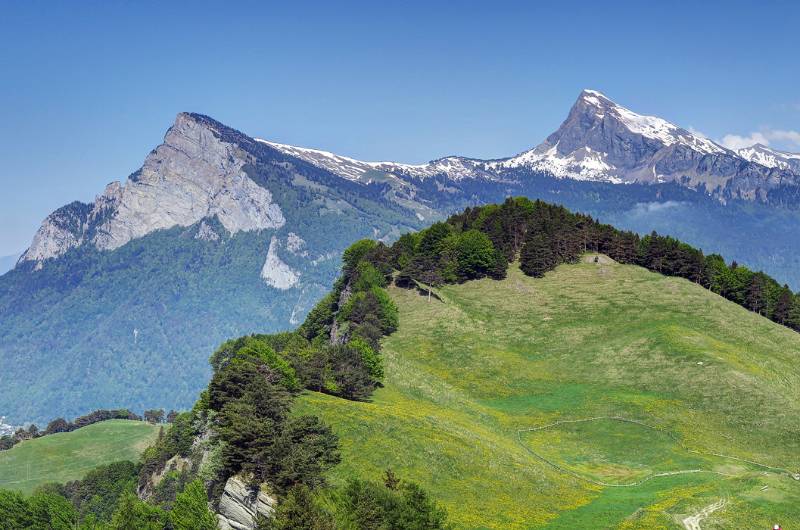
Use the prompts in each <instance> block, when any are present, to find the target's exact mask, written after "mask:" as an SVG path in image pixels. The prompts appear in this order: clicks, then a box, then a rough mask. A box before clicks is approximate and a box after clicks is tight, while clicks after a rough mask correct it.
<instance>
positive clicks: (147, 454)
mask: <svg viewBox="0 0 800 530" xmlns="http://www.w3.org/2000/svg"><path fill="white" fill-rule="evenodd" d="M196 414H197V413H196V412H183V413H180V414H178V415H177V416H176V417H175V421H174V422H173V423H172V426H171V427H170V428H169V430H167V431H166V434H165V433H164V431H163V429H162V432H161V433H160V434H159V437H158V440H157V441H156V443H155V444H154V445H152V446H150V447H148V448H147V449H145V451H144V453H142V458H141V461H142V466H141V468H140V470H139V486H140V487H144V486H145V485H146V484H147V482H148V480H149V479H150V476H151V475H152V474H153V473H155V472H159V471H161V470H163V469H164V465H165V464H166V463H167V461H168V460H169V459H170V458H172V457H173V456H175V455H180V456H183V457H186V456H189V452H190V450H191V448H192V443H193V442H194V439H195V436H196V435H197V434H198V431H197V427H196V425H195V423H196V421H197V417H196Z"/></svg>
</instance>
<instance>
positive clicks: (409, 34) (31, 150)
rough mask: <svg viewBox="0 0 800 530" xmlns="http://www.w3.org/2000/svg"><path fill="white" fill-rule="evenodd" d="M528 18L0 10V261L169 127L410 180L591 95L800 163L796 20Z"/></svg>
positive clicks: (191, 9)
mask: <svg viewBox="0 0 800 530" xmlns="http://www.w3.org/2000/svg"><path fill="white" fill-rule="evenodd" d="M389 4H392V5H389ZM531 4H534V2H519V3H513V2H508V3H506V2H491V3H490V2H474V3H472V2H433V1H425V2H418V3H415V2H402V3H401V2H374V1H373V2H363V3H349V2H330V1H327V2H319V3H310V2H309V3H304V2H275V3H269V2H207V3H206V2H200V1H192V2H186V3H182V4H181V3H178V2H144V1H136V2H134V1H130V2H112V1H103V2H56V1H53V2H40V1H9V0H4V1H3V2H2V7H1V8H0V9H1V10H2V11H1V14H0V117H1V118H2V121H3V125H2V127H0V185H1V187H0V189H2V193H0V255H3V254H10V253H13V252H16V251H19V250H22V249H24V248H25V247H26V246H27V244H28V242H29V240H30V237H31V236H32V234H33V232H34V231H35V229H36V227H37V226H38V224H39V222H40V221H41V220H42V218H43V217H44V216H46V215H47V214H48V213H49V212H50V211H51V210H53V209H55V208H57V207H58V206H60V205H62V204H65V203H67V202H70V201H72V200H75V199H79V200H84V201H87V200H91V199H92V198H93V197H94V195H95V194H96V193H98V192H100V191H101V190H102V188H103V186H104V185H105V184H106V183H107V182H110V181H112V180H118V179H123V178H124V177H126V176H127V175H128V174H129V173H131V172H132V171H134V170H135V169H137V168H138V167H139V166H140V164H141V162H142V160H143V158H144V157H145V156H146V154H147V153H148V151H149V150H150V149H152V148H153V147H154V146H156V145H157V144H158V143H159V142H160V140H161V138H162V136H163V134H164V131H165V130H166V129H167V128H168V127H169V125H170V124H171V123H172V121H173V119H174V116H175V114H176V113H177V112H179V111H183V110H190V111H196V112H202V113H205V114H208V115H210V116H213V117H215V118H216V119H218V120H220V121H222V122H224V123H226V124H229V125H231V126H233V127H236V128H238V129H240V130H242V131H244V132H246V133H248V134H250V135H253V136H261V137H264V138H269V139H273V140H276V141H280V142H286V143H293V144H299V145H306V146H314V147H321V148H325V149H328V150H331V151H336V152H339V153H342V154H347V155H351V156H355V157H358V158H363V159H371V160H373V159H380V160H384V159H394V160H399V161H404V162H421V161H426V160H429V159H432V158H436V157H439V156H443V155H448V154H464V155H471V156H478V157H500V156H507V155H511V154H514V153H516V152H519V151H521V150H523V149H526V148H528V147H531V146H533V145H536V144H538V143H539V142H540V141H541V140H542V139H543V138H544V137H545V136H546V135H547V134H549V133H550V132H552V131H553V130H554V129H555V128H556V127H557V126H558V125H559V123H560V122H561V120H562V119H563V118H564V117H565V115H566V113H567V111H568V109H569V107H570V105H571V104H572V103H573V101H574V99H575V98H576V96H577V95H578V93H579V91H580V90H581V89H582V88H586V87H590V88H595V89H598V90H601V91H603V92H604V93H606V94H607V95H608V96H609V97H611V98H612V99H614V100H616V101H617V102H619V103H621V104H624V105H625V106H627V107H629V108H631V109H633V110H636V111H638V112H643V113H649V114H657V115H660V116H662V117H664V118H666V119H669V120H671V121H674V122H676V123H678V124H680V125H683V126H685V127H689V126H691V127H693V128H696V129H698V130H700V131H702V132H704V133H705V134H707V135H709V136H710V137H712V138H715V139H721V138H722V137H724V136H725V135H727V134H736V135H740V136H747V137H749V136H751V135H752V134H753V133H754V132H760V133H761V134H766V135H767V136H766V137H768V138H771V139H772V145H774V146H775V147H782V148H794V149H796V150H798V151H800V145H792V143H791V141H790V140H791V135H788V136H787V135H785V134H784V135H781V134H776V133H775V132H774V131H784V132H785V131H796V130H798V129H800V55H799V54H798V51H799V50H800V46H799V45H798V41H797V31H798V30H797V28H798V26H797V22H798V20H800V8H799V7H798V5H797V3H792V2H782V3H779V2H764V3H757V2H750V3H742V2H717V3H714V2H703V3H699V2H630V3H614V5H609V4H611V2H596V1H594V2H563V1H562V2H547V3H544V2H536V3H535V4H536V5H531ZM698 4H702V5H698Z"/></svg>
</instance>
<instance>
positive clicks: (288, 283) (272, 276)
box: [261, 236, 300, 291]
mask: <svg viewBox="0 0 800 530" xmlns="http://www.w3.org/2000/svg"><path fill="white" fill-rule="evenodd" d="M279 246H280V242H279V240H278V238H277V237H275V236H272V239H271V240H270V242H269V250H268V251H267V259H266V260H265V261H264V266H263V267H262V268H261V278H262V279H263V280H264V281H265V282H266V283H267V285H270V286H272V287H274V288H276V289H280V290H282V291H285V290H287V289H291V288H292V287H294V286H295V285H296V284H297V282H298V281H299V280H300V273H299V272H296V271H294V270H293V269H292V268H291V267H289V265H287V264H286V263H284V262H283V261H282V260H281V258H280V257H279V256H278V247H279Z"/></svg>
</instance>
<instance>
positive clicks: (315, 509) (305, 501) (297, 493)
mask: <svg viewBox="0 0 800 530" xmlns="http://www.w3.org/2000/svg"><path fill="white" fill-rule="evenodd" d="M335 528H336V524H335V522H334V519H333V516H332V515H331V514H330V513H328V512H327V511H326V510H325V509H324V508H322V506H320V503H319V502H318V501H317V500H316V498H315V497H314V494H313V492H312V491H311V490H310V489H309V488H308V487H307V486H303V485H298V486H294V487H293V488H292V489H290V490H289V492H288V493H287V494H286V496H285V497H284V498H283V499H282V500H281V502H280V504H278V508H277V509H276V510H275V513H274V514H273V516H272V518H270V519H268V520H266V521H263V522H261V523H260V524H259V526H258V530H335Z"/></svg>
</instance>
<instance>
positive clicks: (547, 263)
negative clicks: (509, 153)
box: [389, 198, 800, 331]
mask: <svg viewBox="0 0 800 530" xmlns="http://www.w3.org/2000/svg"><path fill="white" fill-rule="evenodd" d="M585 252H595V253H603V254H606V255H608V256H609V257H611V258H612V259H614V260H615V261H617V262H619V263H625V264H633V265H639V266H641V267H644V268H646V269H648V270H651V271H653V272H658V273H660V274H664V275H666V276H678V277H681V278H686V279H687V280H689V281H692V282H694V283H697V284H698V285H701V286H703V287H705V288H706V289H709V290H711V291H712V292H715V293H717V294H719V295H720V296H723V297H725V298H727V299H728V300H730V301H732V302H735V303H737V304H739V305H741V306H743V307H745V308H747V309H749V310H750V311H753V312H756V313H758V314H760V315H762V316H764V317H766V318H768V319H770V320H772V321H774V322H777V323H778V324H782V325H784V326H787V327H790V328H792V329H794V330H797V331H800V295H798V293H795V292H793V291H792V290H791V289H790V288H789V286H788V285H786V284H783V285H781V284H780V283H779V282H777V281H776V280H775V279H774V278H772V277H771V276H769V275H767V274H766V273H764V272H760V271H752V270H750V269H748V268H747V267H745V266H743V265H741V264H738V263H736V262H735V261H733V262H730V263H727V262H726V261H725V259H724V258H723V257H722V256H720V255H718V254H709V255H705V254H703V252H702V250H700V249H697V248H694V247H692V246H691V245H688V244H686V243H683V242H681V241H679V240H677V239H675V238H672V237H669V236H662V235H659V234H657V233H655V232H653V233H651V234H648V235H645V236H640V235H638V234H636V233H634V232H629V231H623V230H619V229H617V228H614V227H613V226H611V225H608V224H602V223H600V222H598V221H596V220H595V219H592V218H591V217H590V216H587V215H583V214H579V213H573V212H570V211H569V210H567V209H566V208H564V207H562V206H557V205H553V204H548V203H545V202H542V201H538V200H537V201H531V200H529V199H527V198H509V199H507V200H506V201H505V202H504V203H502V204H495V205H488V206H481V207H474V208H468V209H466V210H465V211H464V212H462V213H460V214H457V215H454V216H452V217H450V218H449V219H447V220H446V221H444V222H440V223H436V224H434V225H432V226H430V227H429V228H427V229H425V230H422V231H420V232H417V233H413V234H405V235H403V236H401V237H400V239H399V240H398V241H397V242H396V243H395V244H394V245H392V247H391V249H390V250H389V254H390V255H391V256H392V260H393V261H392V267H393V268H394V269H395V270H397V271H398V272H397V275H396V283H397V284H398V285H405V286H412V285H417V286H419V285H420V284H421V285H423V286H426V287H436V286H437V285H441V284H444V283H458V282H464V281H467V280H471V279H476V278H483V277H490V278H497V279H500V278H503V277H505V275H506V271H507V268H508V263H509V262H512V261H515V260H519V264H520V268H521V269H522V271H523V272H524V273H525V274H527V275H529V276H534V277H541V276H543V275H544V274H545V273H546V272H548V271H550V270H553V269H554V268H555V267H557V266H558V265H560V264H562V263H575V262H577V261H578V260H579V259H580V256H581V255H582V254H583V253H585ZM428 292H430V291H428Z"/></svg>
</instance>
